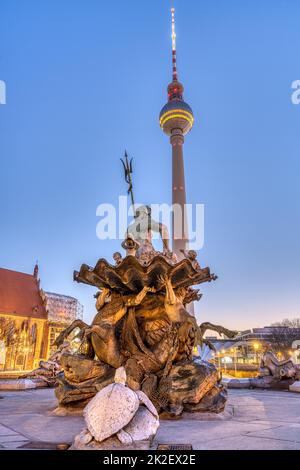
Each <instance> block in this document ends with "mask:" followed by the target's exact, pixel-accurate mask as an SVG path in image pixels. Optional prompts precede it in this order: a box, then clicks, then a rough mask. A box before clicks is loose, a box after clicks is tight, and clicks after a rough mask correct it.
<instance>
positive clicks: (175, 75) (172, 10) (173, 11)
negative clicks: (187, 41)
mask: <svg viewBox="0 0 300 470" xmlns="http://www.w3.org/2000/svg"><path fill="white" fill-rule="evenodd" d="M171 15H172V66H173V82H177V81H178V77H177V53H176V30H175V8H171Z"/></svg>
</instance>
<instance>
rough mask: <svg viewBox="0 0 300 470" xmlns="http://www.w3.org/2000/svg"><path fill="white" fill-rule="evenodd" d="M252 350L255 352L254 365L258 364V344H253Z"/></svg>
mask: <svg viewBox="0 0 300 470" xmlns="http://www.w3.org/2000/svg"><path fill="white" fill-rule="evenodd" d="M253 348H254V351H255V360H256V363H257V364H258V355H257V353H258V350H259V344H258V343H254V344H253Z"/></svg>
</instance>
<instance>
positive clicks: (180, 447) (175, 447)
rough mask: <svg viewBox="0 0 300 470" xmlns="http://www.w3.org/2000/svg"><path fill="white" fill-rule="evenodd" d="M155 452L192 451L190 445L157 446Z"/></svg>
mask: <svg viewBox="0 0 300 470" xmlns="http://www.w3.org/2000/svg"><path fill="white" fill-rule="evenodd" d="M157 450H193V446H192V444H158V446H157Z"/></svg>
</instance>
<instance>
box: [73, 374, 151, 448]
mask: <svg viewBox="0 0 300 470" xmlns="http://www.w3.org/2000/svg"><path fill="white" fill-rule="evenodd" d="M83 415H84V418H85V422H86V426H87V428H86V429H84V430H83V431H82V432H81V433H80V434H79V435H78V436H77V437H76V438H75V443H74V447H75V448H82V446H83V447H84V446H89V445H90V446H92V447H95V444H96V445H97V444H99V443H101V442H103V441H105V440H106V439H108V438H110V437H113V438H114V439H115V440H116V439H117V440H118V441H119V442H120V443H122V444H124V445H132V444H134V442H136V441H150V440H151V439H152V438H153V437H154V435H155V434H156V431H157V429H158V427H159V418H158V414H157V411H156V408H155V407H154V405H153V404H152V402H151V401H150V400H149V398H148V397H147V395H145V394H144V393H143V392H142V391H140V390H138V391H136V392H134V391H133V390H131V389H130V388H129V387H128V386H126V372H125V369H124V367H120V368H118V369H117V370H116V373H115V377H114V382H113V383H112V384H110V385H108V386H106V387H104V388H103V389H102V390H100V391H99V392H98V393H97V395H95V397H94V398H93V399H92V400H91V401H90V402H89V404H88V405H87V406H86V407H85V409H84V411H83ZM92 441H94V442H92Z"/></svg>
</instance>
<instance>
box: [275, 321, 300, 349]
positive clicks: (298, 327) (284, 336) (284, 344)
mask: <svg viewBox="0 0 300 470" xmlns="http://www.w3.org/2000/svg"><path fill="white" fill-rule="evenodd" d="M271 326H272V327H273V328H272V330H271V337H270V342H271V343H272V347H273V349H274V351H277V352H281V353H282V354H283V355H284V356H285V357H289V356H290V354H289V350H290V349H291V346H292V343H293V341H295V340H300V318H293V319H289V318H285V319H284V320H282V321H280V322H276V323H273V324H272V325H271Z"/></svg>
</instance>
